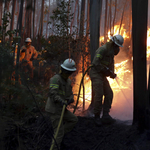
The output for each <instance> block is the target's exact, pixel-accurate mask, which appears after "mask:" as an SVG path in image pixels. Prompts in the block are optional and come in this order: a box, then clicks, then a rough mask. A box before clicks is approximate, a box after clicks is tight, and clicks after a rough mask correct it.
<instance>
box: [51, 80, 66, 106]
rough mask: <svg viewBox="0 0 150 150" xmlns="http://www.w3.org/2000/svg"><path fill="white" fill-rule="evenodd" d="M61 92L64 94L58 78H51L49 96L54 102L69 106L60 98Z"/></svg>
mask: <svg viewBox="0 0 150 150" xmlns="http://www.w3.org/2000/svg"><path fill="white" fill-rule="evenodd" d="M60 92H62V91H59V80H58V79H57V78H55V77H53V78H51V79H50V90H49V96H50V97H52V99H53V100H54V102H56V103H57V102H58V103H61V104H62V105H63V104H66V105H67V103H66V102H65V100H63V99H62V98H61V97H60Z"/></svg>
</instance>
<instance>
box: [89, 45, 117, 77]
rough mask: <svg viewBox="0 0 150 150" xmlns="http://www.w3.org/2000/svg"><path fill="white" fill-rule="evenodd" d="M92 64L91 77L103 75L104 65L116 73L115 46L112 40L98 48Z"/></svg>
mask: <svg viewBox="0 0 150 150" xmlns="http://www.w3.org/2000/svg"><path fill="white" fill-rule="evenodd" d="M92 64H93V67H92V68H91V72H90V76H91V77H95V76H97V75H98V76H99V75H103V72H102V70H103V69H104V67H107V68H109V69H110V70H111V71H112V72H113V73H114V47H113V46H112V43H111V42H107V43H106V44H105V45H103V46H101V47H100V48H98V49H97V50H96V54H95V57H94V59H93V62H92Z"/></svg>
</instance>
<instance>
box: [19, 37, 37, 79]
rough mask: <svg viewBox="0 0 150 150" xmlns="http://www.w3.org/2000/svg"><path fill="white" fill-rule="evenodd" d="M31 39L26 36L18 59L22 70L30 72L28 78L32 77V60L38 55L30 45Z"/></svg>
mask: <svg viewBox="0 0 150 150" xmlns="http://www.w3.org/2000/svg"><path fill="white" fill-rule="evenodd" d="M31 42H32V41H31V39H30V38H26V40H25V45H24V46H22V47H21V49H20V61H21V67H22V68H23V70H24V72H25V73H27V72H28V71H29V72H30V78H31V79H33V62H32V61H33V60H35V59H36V58H37V56H38V52H37V51H36V49H35V48H34V46H32V45H31Z"/></svg>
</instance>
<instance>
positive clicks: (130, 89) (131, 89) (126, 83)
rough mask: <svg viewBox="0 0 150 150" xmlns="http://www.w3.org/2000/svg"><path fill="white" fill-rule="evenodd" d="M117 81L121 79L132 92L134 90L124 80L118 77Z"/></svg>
mask: <svg viewBox="0 0 150 150" xmlns="http://www.w3.org/2000/svg"><path fill="white" fill-rule="evenodd" d="M115 79H119V80H120V81H122V82H123V83H124V84H125V85H127V86H128V88H129V89H130V90H132V88H131V87H129V84H127V83H126V82H125V81H123V80H122V79H120V78H119V77H116V78H115Z"/></svg>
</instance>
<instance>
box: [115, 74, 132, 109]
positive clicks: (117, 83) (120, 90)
mask: <svg viewBox="0 0 150 150" xmlns="http://www.w3.org/2000/svg"><path fill="white" fill-rule="evenodd" d="M118 79H120V78H118V77H116V78H115V80H116V82H117V84H118V86H119V89H120V91H121V92H122V94H123V95H124V97H125V99H126V101H127V102H128V104H129V106H130V107H131V105H130V102H129V101H128V98H127V97H126V95H125V93H124V91H123V90H122V89H121V86H120V84H119V82H118ZM131 108H132V107H131Z"/></svg>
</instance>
